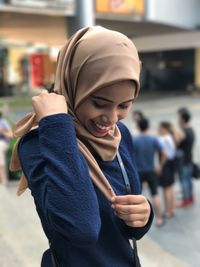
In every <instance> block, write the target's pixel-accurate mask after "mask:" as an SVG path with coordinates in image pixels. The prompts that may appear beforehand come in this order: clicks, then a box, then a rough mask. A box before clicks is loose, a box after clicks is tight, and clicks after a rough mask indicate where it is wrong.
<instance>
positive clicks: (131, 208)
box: [112, 195, 151, 227]
mask: <svg viewBox="0 0 200 267" xmlns="http://www.w3.org/2000/svg"><path fill="white" fill-rule="evenodd" d="M112 208H113V209H114V211H115V213H116V215H117V216H118V217H119V218H120V219H122V220H123V221H124V222H125V223H126V224H127V225H128V226H131V227H143V226H145V225H146V224H147V222H148V220H149V216H150V213H151V207H150V204H149V202H148V201H147V199H146V198H145V197H144V196H142V195H125V196H115V197H113V201H112Z"/></svg>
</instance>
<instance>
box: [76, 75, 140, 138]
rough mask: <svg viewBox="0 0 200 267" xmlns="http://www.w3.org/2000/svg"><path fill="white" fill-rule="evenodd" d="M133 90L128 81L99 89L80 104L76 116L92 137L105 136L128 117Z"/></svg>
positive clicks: (133, 94) (132, 99)
mask: <svg viewBox="0 0 200 267" xmlns="http://www.w3.org/2000/svg"><path fill="white" fill-rule="evenodd" d="M135 90H136V87H135V84H134V82H132V81H128V80H127V81H122V82H118V83H116V84H113V85H109V86H107V87H104V88H102V89H99V90H97V91H96V92H94V93H93V94H91V95H90V96H89V97H88V98H87V99H85V100H84V101H83V102H82V103H81V104H80V106H79V107H78V108H77V110H76V115H77V117H78V119H79V120H80V122H81V123H82V124H83V125H84V127H85V128H86V129H87V130H88V131H89V132H90V133H91V134H92V135H94V136H96V137H102V136H105V135H106V134H108V133H109V131H110V130H111V128H112V126H113V125H114V124H116V123H117V122H118V121H119V120H121V119H124V118H125V117H126V116H127V115H128V112H129V111H130V109H131V106H132V103H133V101H134V98H135Z"/></svg>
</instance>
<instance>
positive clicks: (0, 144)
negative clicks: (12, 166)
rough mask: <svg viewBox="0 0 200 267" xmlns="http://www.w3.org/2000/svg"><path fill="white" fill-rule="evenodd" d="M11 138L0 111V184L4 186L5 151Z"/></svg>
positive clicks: (5, 179)
mask: <svg viewBox="0 0 200 267" xmlns="http://www.w3.org/2000/svg"><path fill="white" fill-rule="evenodd" d="M11 137H12V130H11V127H10V125H9V123H8V121H7V120H6V119H5V118H3V113H2V112H1V111H0V183H2V184H4V185H6V184H7V182H8V177H7V171H6V151H7V149H8V144H9V140H10V139H11Z"/></svg>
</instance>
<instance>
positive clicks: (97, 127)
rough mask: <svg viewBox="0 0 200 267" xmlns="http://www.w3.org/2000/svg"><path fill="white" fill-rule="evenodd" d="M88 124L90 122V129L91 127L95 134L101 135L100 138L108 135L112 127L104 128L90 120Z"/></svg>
mask: <svg viewBox="0 0 200 267" xmlns="http://www.w3.org/2000/svg"><path fill="white" fill-rule="evenodd" d="M90 122H91V127H92V129H93V131H94V132H95V133H96V134H98V135H101V136H102V135H106V134H108V133H109V131H110V130H111V128H112V125H110V126H105V125H103V124H101V123H98V122H95V121H94V120H90Z"/></svg>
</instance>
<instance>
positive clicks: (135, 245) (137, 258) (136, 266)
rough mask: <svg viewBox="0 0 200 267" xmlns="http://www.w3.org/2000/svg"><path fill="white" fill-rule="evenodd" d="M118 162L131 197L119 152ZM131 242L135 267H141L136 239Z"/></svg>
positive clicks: (129, 186)
mask: <svg viewBox="0 0 200 267" xmlns="http://www.w3.org/2000/svg"><path fill="white" fill-rule="evenodd" d="M117 160H118V162H119V166H120V168H121V172H122V176H123V178H124V183H125V186H126V192H127V194H128V195H129V194H131V185H130V181H129V178H128V174H127V172H126V169H125V166H124V163H123V161H122V158H121V155H120V153H119V151H117ZM131 240H132V246H133V258H134V263H135V267H141V265H140V260H139V257H138V250H137V243H136V239H135V238H134V237H132V238H131Z"/></svg>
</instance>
